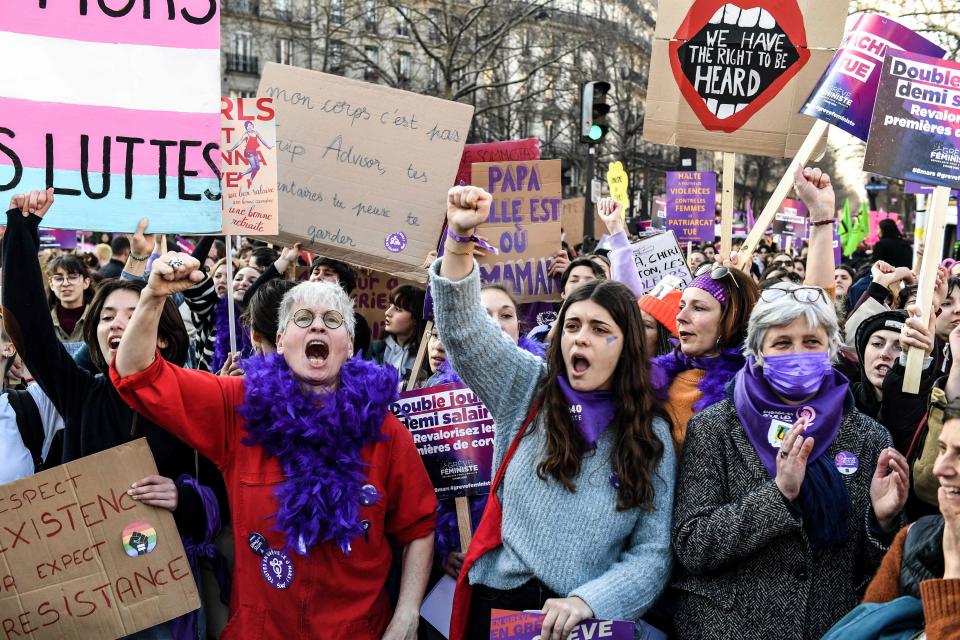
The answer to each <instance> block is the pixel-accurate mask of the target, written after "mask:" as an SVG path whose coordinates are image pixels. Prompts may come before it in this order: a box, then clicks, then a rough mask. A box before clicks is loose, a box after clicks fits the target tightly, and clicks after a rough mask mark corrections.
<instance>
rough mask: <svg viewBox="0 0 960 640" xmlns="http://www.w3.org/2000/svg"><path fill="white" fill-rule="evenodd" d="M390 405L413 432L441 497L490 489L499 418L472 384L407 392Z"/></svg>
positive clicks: (399, 418)
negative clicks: (496, 426)
mask: <svg viewBox="0 0 960 640" xmlns="http://www.w3.org/2000/svg"><path fill="white" fill-rule="evenodd" d="M390 410H391V411H392V412H393V415H395V416H396V417H397V419H398V420H400V422H402V423H403V425H404V426H405V427H406V428H407V429H409V430H410V433H411V434H413V442H414V444H415V445H416V447H417V451H419V452H420V457H421V459H423V465H424V466H425V467H426V468H427V473H428V474H429V475H430V480H431V482H433V488H434V489H435V490H436V492H437V498H439V499H446V498H456V497H458V496H475V495H483V494H486V493H489V492H490V472H491V470H492V468H493V428H494V425H493V417H492V416H491V415H490V412H489V411H487V408H486V407H485V406H483V403H482V402H480V399H479V398H477V396H476V394H475V393H473V392H472V391H470V389H468V388H467V387H466V385H464V384H462V383H454V384H445V385H440V386H437V387H429V388H427V389H417V390H415V391H405V392H403V393H401V394H400V399H399V400H397V401H396V402H395V403H393V405H392V406H391V407H390Z"/></svg>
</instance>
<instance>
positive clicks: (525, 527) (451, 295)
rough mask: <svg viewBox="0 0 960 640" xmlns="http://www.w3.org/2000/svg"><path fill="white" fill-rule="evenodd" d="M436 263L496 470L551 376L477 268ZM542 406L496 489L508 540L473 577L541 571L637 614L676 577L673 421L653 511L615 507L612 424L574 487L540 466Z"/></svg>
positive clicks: (627, 615) (440, 314)
mask: <svg viewBox="0 0 960 640" xmlns="http://www.w3.org/2000/svg"><path fill="white" fill-rule="evenodd" d="M439 273H440V261H439V260H438V261H436V262H435V263H434V264H433V266H432V267H431V270H430V286H431V291H432V294H433V301H434V313H435V315H436V321H437V328H438V330H439V332H440V339H441V340H442V341H443V344H444V346H445V347H446V349H447V354H448V356H449V358H450V360H451V364H452V365H453V368H454V370H456V372H457V373H458V374H460V376H461V378H462V379H463V381H464V382H465V383H466V384H467V385H468V386H469V387H470V389H471V390H473V391H474V392H475V393H476V394H477V395H478V396H479V398H480V399H481V400H482V401H483V403H484V404H485V405H486V407H487V408H488V409H489V410H490V412H491V414H492V415H493V418H494V420H495V422H496V424H497V431H496V436H495V444H494V471H496V469H497V468H498V467H499V466H500V463H501V461H502V460H503V457H504V455H505V454H506V451H507V448H508V447H509V446H510V443H511V442H512V441H513V439H514V437H515V436H516V434H517V432H518V431H519V430H520V427H521V426H522V424H523V422H524V419H525V418H526V416H527V414H528V412H529V411H530V409H531V405H532V404H533V401H534V398H535V396H536V394H537V392H538V390H539V388H540V386H541V384H542V383H543V381H544V380H545V378H546V376H547V367H546V365H545V364H544V362H543V361H542V360H540V359H539V358H537V357H536V356H534V355H532V354H530V353H527V352H526V351H523V350H522V349H520V348H518V347H517V346H516V345H515V344H513V342H512V341H511V340H510V339H509V338H508V337H507V336H506V334H504V333H503V331H501V330H500V327H499V326H497V324H496V323H495V322H494V321H493V320H492V319H491V318H490V317H489V316H487V313H486V311H485V310H484V308H483V307H482V306H481V304H480V276H479V275H478V269H477V266H476V264H474V268H473V272H472V273H471V274H470V275H469V276H467V277H466V278H464V279H463V280H460V281H456V282H454V281H451V280H448V279H446V278H443V277H440V275H439ZM543 420H544V414H543V413H541V414H539V415H538V416H537V418H536V420H534V422H533V423H532V425H531V428H532V429H533V433H532V435H530V437H525V438H523V440H522V441H521V443H520V446H519V447H518V448H517V452H516V454H515V456H514V458H513V460H512V461H511V462H510V465H509V467H508V468H507V472H506V475H505V477H504V483H503V486H502V488H501V489H500V492H499V493H498V496H499V498H500V500H501V504H502V505H503V545H502V546H501V547H499V548H497V549H496V550H494V551H491V552H490V553H487V554H486V555H484V556H483V557H482V558H480V559H479V560H478V561H477V563H476V564H475V565H474V567H473V569H471V571H470V574H469V576H468V577H469V579H470V583H471V584H483V585H486V586H488V587H493V588H496V589H512V588H515V587H518V586H520V585H522V584H523V583H524V582H526V581H528V580H530V579H532V578H537V579H539V580H540V581H542V582H543V583H544V584H545V585H547V587H549V588H550V589H551V590H552V591H554V592H556V593H558V594H560V595H562V596H579V597H580V598H582V599H583V600H584V601H585V602H586V603H587V604H588V605H590V608H591V609H593V612H594V615H595V616H596V617H598V618H603V619H615V620H637V619H639V617H640V616H641V615H642V614H643V613H644V612H645V611H646V610H647V609H648V608H649V607H650V605H651V604H653V602H654V600H656V598H657V596H659V595H660V593H661V591H662V590H663V589H664V588H665V586H666V584H667V581H668V579H669V578H670V569H671V551H670V530H671V522H672V521H671V515H672V509H673V492H674V483H675V476H676V462H675V456H674V453H673V445H672V440H671V438H670V428H669V426H668V425H667V423H666V422H665V421H663V420H661V419H659V418H658V419H656V420H655V421H654V424H653V427H654V432H655V433H656V435H657V436H658V437H659V438H660V440H661V442H663V447H664V451H663V456H662V458H661V459H660V463H659V465H658V466H657V469H656V474H655V479H654V491H655V500H654V509H653V511H646V510H642V509H630V510H628V511H622V512H618V511H617V509H616V503H617V493H616V489H615V488H614V486H613V484H612V482H611V476H612V472H613V467H612V465H611V463H610V454H611V451H612V449H613V446H614V435H615V434H614V432H612V431H609V430H608V431H607V432H605V433H604V435H603V436H602V437H601V438H600V440H599V442H598V443H597V448H596V450H595V451H594V452H593V453H591V454H588V455H587V456H585V457H584V459H583V462H582V465H581V469H580V474H579V475H578V476H577V477H576V478H575V482H576V486H577V490H576V493H570V492H569V491H567V490H566V489H564V487H563V486H562V485H561V484H559V483H558V482H556V481H555V480H554V479H553V478H550V477H548V478H547V479H546V480H541V479H540V478H539V477H538V476H537V472H536V466H537V462H538V460H539V457H540V454H541V448H542V446H543V440H542V432H543V429H544V425H543Z"/></svg>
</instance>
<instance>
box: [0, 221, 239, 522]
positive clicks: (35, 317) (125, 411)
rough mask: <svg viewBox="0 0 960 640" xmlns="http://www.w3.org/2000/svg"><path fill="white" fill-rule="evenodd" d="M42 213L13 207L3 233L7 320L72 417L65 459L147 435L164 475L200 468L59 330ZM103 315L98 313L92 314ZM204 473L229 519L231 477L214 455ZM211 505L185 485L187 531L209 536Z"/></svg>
mask: <svg viewBox="0 0 960 640" xmlns="http://www.w3.org/2000/svg"><path fill="white" fill-rule="evenodd" d="M39 223H40V218H39V217H37V216H34V215H31V216H30V217H29V218H24V217H23V215H22V214H21V213H20V210H18V209H13V210H11V211H8V212H7V230H6V233H5V234H4V236H3V306H4V323H5V325H6V327H7V330H8V332H9V334H10V337H11V338H12V339H13V342H14V344H15V345H16V347H17V352H18V353H19V354H20V356H21V357H22V358H23V361H24V364H26V366H27V369H29V371H30V373H31V374H33V376H34V378H35V380H36V381H37V383H38V384H39V385H40V386H41V388H42V389H43V391H44V393H46V394H47V397H49V398H50V400H51V402H53V404H54V406H55V407H56V408H57V411H58V412H59V413H60V415H61V416H62V417H63V421H64V441H63V461H64V462H69V461H71V460H76V459H77V458H82V457H84V456H88V455H91V454H94V453H98V452H100V451H103V450H105V449H109V448H111V447H115V446H118V445H120V444H124V443H126V442H130V441H132V440H136V439H137V438H146V439H147V444H148V445H149V446H150V451H151V452H152V453H153V457H154V459H155V460H156V463H157V470H158V471H159V473H160V475H162V476H166V477H168V478H172V479H173V480H176V479H177V478H179V477H180V475H182V474H187V475H190V476H196V475H197V471H196V465H195V464H194V450H193V449H192V448H190V447H189V446H187V445H186V444H185V443H184V442H182V441H180V440H178V439H177V438H175V437H174V436H172V435H170V433H168V432H167V431H165V430H163V429H161V428H160V427H158V426H157V425H155V424H154V423H152V422H150V421H149V420H147V419H146V418H143V417H142V416H139V415H138V414H136V413H135V412H134V411H133V410H132V409H131V408H130V407H128V406H127V405H126V403H124V401H123V400H122V399H121V398H120V394H119V393H117V390H116V389H115V388H114V386H113V384H112V383H111V381H110V378H109V377H108V376H106V375H104V374H102V373H98V374H96V375H94V374H92V373H90V372H88V371H85V370H83V369H82V368H80V366H78V365H77V363H76V362H74V360H73V358H71V357H70V354H68V353H67V351H66V350H65V349H64V348H63V345H61V344H60V341H59V340H57V336H56V334H55V333H54V328H53V321H52V320H51V318H50V312H49V308H48V307H47V301H46V296H45V294H44V290H43V281H42V275H41V272H40V264H39V262H38V260H37V251H38V249H39V246H40V241H39V236H38V231H37V229H38V226H39ZM90 321H91V322H96V321H97V318H91V319H90ZM200 460H201V463H200V473H199V476H200V477H199V480H200V482H202V483H203V484H206V485H207V486H210V487H211V488H212V489H214V492H215V493H217V496H218V502H219V503H220V510H221V511H220V512H221V517H222V519H223V521H224V522H226V521H227V520H226V515H227V501H226V490H225V488H224V486H223V477H222V476H221V475H220V472H219V471H218V470H217V469H216V467H215V466H214V465H213V463H211V462H210V461H209V460H207V459H206V458H202V457H201V458H200ZM205 513H206V511H205V509H204V507H203V504H202V502H201V501H200V498H199V496H197V495H196V494H195V493H193V492H192V491H184V490H181V491H180V492H179V504H178V506H177V509H176V511H175V512H174V517H175V519H176V522H177V527H178V529H179V530H180V532H181V533H183V534H187V535H190V536H191V537H193V538H194V539H195V540H201V539H202V538H203V534H204V533H205V528H206V515H205Z"/></svg>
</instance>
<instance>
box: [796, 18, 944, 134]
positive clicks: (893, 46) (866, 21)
mask: <svg viewBox="0 0 960 640" xmlns="http://www.w3.org/2000/svg"><path fill="white" fill-rule="evenodd" d="M900 51H910V52H913V53H920V54H923V55H928V56H934V57H937V58H939V57H942V56H943V55H944V53H946V52H945V51H944V50H943V49H941V48H940V47H938V46H937V45H935V44H934V43H932V42H930V41H929V40H927V39H926V38H924V37H923V36H921V35H920V34H917V33H914V32H913V31H911V30H910V29H907V28H906V27H904V26H903V25H901V24H898V23H897V22H894V21H893V20H891V19H890V18H884V17H883V16H878V15H874V14H870V13H865V14H863V15H861V16H860V17H859V18H858V19H857V22H856V24H855V25H854V26H853V29H852V30H851V31H850V32H849V33H848V34H847V35H846V36H845V37H844V39H843V43H842V44H841V45H840V50H839V51H837V55H836V56H834V58H833V62H831V63H830V66H829V67H828V68H827V71H826V73H824V74H823V77H822V78H821V79H820V82H819V83H818V84H817V87H816V88H815V89H814V90H813V93H811V94H810V97H809V98H807V103H806V104H805V105H804V107H803V111H802V113H805V114H807V115H808V116H813V117H815V118H819V119H820V120H823V121H824V122H827V123H829V124H832V125H834V126H835V127H838V128H840V129H843V130H844V131H846V132H847V133H849V134H852V135H855V136H856V137H858V138H860V139H861V140H866V139H867V134H868V133H869V131H870V116H871V115H872V114H873V104H874V101H875V100H876V97H877V86H878V85H879V83H880V71H881V69H882V67H883V58H884V56H886V55H887V53H892V54H896V53H898V52H900Z"/></svg>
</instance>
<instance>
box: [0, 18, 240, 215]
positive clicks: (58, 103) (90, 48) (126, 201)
mask: <svg viewBox="0 0 960 640" xmlns="http://www.w3.org/2000/svg"><path fill="white" fill-rule="evenodd" d="M0 4H2V8H0V60H3V69H2V70H0V194H2V196H0V197H3V198H8V197H9V195H11V194H12V193H19V192H22V191H27V190H30V189H43V188H47V187H50V186H53V187H54V188H55V190H56V191H55V193H56V197H57V203H56V204H55V205H54V207H53V209H51V211H50V213H49V214H48V215H47V217H46V218H45V219H44V226H45V227H53V228H60V229H97V230H104V231H133V230H134V228H135V227H136V223H137V220H139V219H140V218H141V217H143V216H147V217H149V218H150V227H149V229H150V231H152V232H163V233H172V232H183V233H204V232H215V231H219V230H220V228H221V226H220V225H221V214H220V199H219V198H220V184H219V179H218V170H219V166H220V160H219V151H218V147H217V143H218V141H219V139H220V113H219V111H220V15H219V7H218V0H123V1H116V0H110V1H109V2H107V1H103V0H2V2H0ZM6 192H9V193H6Z"/></svg>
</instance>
